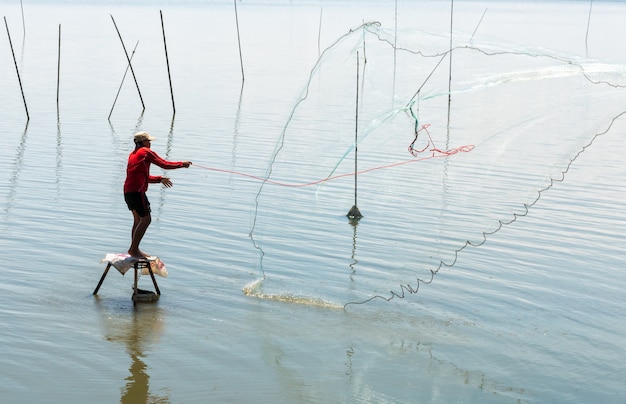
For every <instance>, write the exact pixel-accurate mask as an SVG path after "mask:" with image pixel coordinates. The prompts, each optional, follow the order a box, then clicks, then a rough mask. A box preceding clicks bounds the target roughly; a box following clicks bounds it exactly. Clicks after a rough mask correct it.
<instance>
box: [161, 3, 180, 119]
mask: <svg viewBox="0 0 626 404" xmlns="http://www.w3.org/2000/svg"><path fill="white" fill-rule="evenodd" d="M159 13H160V14H161V30H162V31H163V47H164V48H165V62H166V63H167V78H168V79H169V81H170V94H171V95H172V109H173V110H174V115H176V105H175V104H174V90H173V89H172V76H171V74H170V59H169V56H168V55H167V42H166V41H165V25H164V24H163V11H161V10H159Z"/></svg>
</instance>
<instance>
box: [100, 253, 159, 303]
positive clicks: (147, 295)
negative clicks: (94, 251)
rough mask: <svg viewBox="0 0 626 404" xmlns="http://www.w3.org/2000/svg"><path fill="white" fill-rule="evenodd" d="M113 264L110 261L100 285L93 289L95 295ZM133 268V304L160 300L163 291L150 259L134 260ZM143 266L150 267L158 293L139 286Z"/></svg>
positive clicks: (149, 270) (149, 271) (151, 276)
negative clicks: (138, 281)
mask: <svg viewBox="0 0 626 404" xmlns="http://www.w3.org/2000/svg"><path fill="white" fill-rule="evenodd" d="M111 265H112V263H111V262H109V263H108V264H107V266H106V268H105V269H104V273H103V274H102V277H101V278H100V282H98V286H96V289H95V290H94V291H93V294H94V295H96V294H97V293H98V290H100V286H102V282H104V278H106V276H107V274H108V273H109V269H111ZM133 268H134V270H135V274H134V283H133V296H132V299H133V304H136V303H137V302H153V301H155V300H158V299H159V296H161V291H160V290H159V285H157V282H156V279H155V277H154V273H153V272H152V268H151V267H150V261H149V260H148V259H147V258H138V259H137V261H135V262H134V264H133ZM143 268H147V269H148V273H149V274H150V278H152V283H153V284H154V289H155V291H156V293H154V292H151V291H147V290H141V289H139V288H138V287H137V280H138V279H139V274H140V272H139V271H141V270H142V269H143Z"/></svg>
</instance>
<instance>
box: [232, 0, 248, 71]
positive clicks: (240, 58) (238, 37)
mask: <svg viewBox="0 0 626 404" xmlns="http://www.w3.org/2000/svg"><path fill="white" fill-rule="evenodd" d="M233 2H234V3H235V24H237V43H238V44H239V63H240V64H241V81H245V79H246V77H245V75H244V74H243V56H242V55H241V37H240V36H239V16H238V15H237V0H234V1H233Z"/></svg>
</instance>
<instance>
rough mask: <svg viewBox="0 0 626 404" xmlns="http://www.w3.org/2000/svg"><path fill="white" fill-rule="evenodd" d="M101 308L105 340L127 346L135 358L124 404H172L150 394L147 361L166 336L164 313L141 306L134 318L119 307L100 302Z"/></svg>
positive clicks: (123, 391)
mask: <svg viewBox="0 0 626 404" xmlns="http://www.w3.org/2000/svg"><path fill="white" fill-rule="evenodd" d="M96 302H98V301H97V300H96ZM98 308H99V311H100V318H101V321H102V327H103V332H104V339H105V340H107V341H109V342H112V343H114V344H120V345H121V346H125V347H126V352H127V353H128V355H129V357H130V359H131V363H130V366H129V367H128V371H129V372H130V374H129V375H128V376H127V377H126V378H125V379H124V382H125V383H124V384H123V385H122V387H121V391H120V392H121V395H120V403H122V404H136V403H142V404H143V403H159V404H167V403H169V402H170V398H169V396H167V395H155V394H151V393H150V372H149V370H150V369H149V367H148V366H147V365H146V364H145V363H144V361H143V360H144V359H145V358H147V357H148V353H149V351H150V348H151V347H152V346H155V345H158V344H159V338H160V337H161V335H163V326H164V325H165V322H164V320H163V316H164V312H163V311H162V310H160V309H159V306H157V305H142V306H137V307H136V309H135V310H134V311H133V313H132V315H131V316H125V315H123V316H120V315H117V313H116V309H115V308H113V309H111V308H110V307H107V306H105V305H103V304H101V303H100V302H98ZM116 363H118V362H116Z"/></svg>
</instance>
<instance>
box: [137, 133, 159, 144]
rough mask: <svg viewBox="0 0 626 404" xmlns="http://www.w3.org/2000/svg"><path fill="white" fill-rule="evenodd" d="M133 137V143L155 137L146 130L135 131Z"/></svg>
mask: <svg viewBox="0 0 626 404" xmlns="http://www.w3.org/2000/svg"><path fill="white" fill-rule="evenodd" d="M133 139H134V141H135V143H141V142H143V141H144V140H150V141H152V140H154V139H156V138H155V137H153V136H150V134H149V133H148V132H137V133H135V137H134V138H133Z"/></svg>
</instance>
